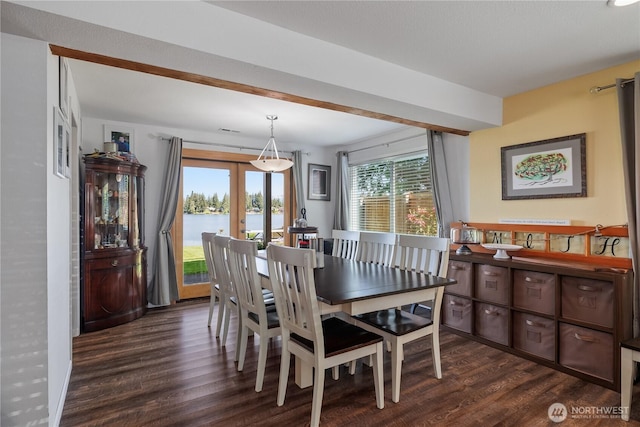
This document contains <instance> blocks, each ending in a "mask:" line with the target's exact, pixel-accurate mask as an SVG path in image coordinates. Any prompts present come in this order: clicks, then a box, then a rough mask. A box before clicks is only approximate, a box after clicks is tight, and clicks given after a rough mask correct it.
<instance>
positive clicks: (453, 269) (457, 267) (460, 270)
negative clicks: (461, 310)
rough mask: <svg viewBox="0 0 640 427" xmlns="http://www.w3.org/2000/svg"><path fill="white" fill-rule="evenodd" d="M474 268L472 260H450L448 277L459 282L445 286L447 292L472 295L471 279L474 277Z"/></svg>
mask: <svg viewBox="0 0 640 427" xmlns="http://www.w3.org/2000/svg"><path fill="white" fill-rule="evenodd" d="M472 270H473V264H471V263H470V262H462V261H449V268H448V270H447V277H448V278H449V279H454V280H456V281H457V282H458V283H456V284H455V285H451V286H447V287H445V288H444V289H445V292H447V293H452V294H458V295H464V296H468V297H470V296H471V279H472V278H473V276H472V274H471V272H472Z"/></svg>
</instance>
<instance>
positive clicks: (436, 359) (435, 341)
mask: <svg viewBox="0 0 640 427" xmlns="http://www.w3.org/2000/svg"><path fill="white" fill-rule="evenodd" d="M431 347H432V349H431V357H432V358H433V370H434V372H435V374H436V378H437V379H441V378H442V367H441V366H440V334H439V333H438V331H433V333H432V334H431Z"/></svg>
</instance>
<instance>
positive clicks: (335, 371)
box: [331, 365, 340, 380]
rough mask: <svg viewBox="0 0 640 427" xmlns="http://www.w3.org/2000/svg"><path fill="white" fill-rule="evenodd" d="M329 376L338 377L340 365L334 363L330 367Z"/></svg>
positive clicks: (335, 378)
mask: <svg viewBox="0 0 640 427" xmlns="http://www.w3.org/2000/svg"><path fill="white" fill-rule="evenodd" d="M331 376H332V378H333V379H334V380H339V379H340V366H338V365H336V366H334V367H333V368H331Z"/></svg>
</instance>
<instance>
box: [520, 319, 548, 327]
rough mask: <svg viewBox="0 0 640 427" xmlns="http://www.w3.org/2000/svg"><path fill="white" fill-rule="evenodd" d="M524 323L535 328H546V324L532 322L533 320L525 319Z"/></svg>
mask: <svg viewBox="0 0 640 427" xmlns="http://www.w3.org/2000/svg"><path fill="white" fill-rule="evenodd" d="M525 323H526V324H527V325H528V326H533V327H535V328H546V326H545V325H544V324H542V323H540V322H534V321H533V320H525Z"/></svg>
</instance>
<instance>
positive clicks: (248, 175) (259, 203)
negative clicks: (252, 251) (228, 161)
mask: <svg viewBox="0 0 640 427" xmlns="http://www.w3.org/2000/svg"><path fill="white" fill-rule="evenodd" d="M264 178H265V174H264V172H254V171H246V172H245V212H246V228H245V229H246V236H245V238H246V239H247V240H255V241H257V242H258V248H259V249H262V248H263V247H264V242H265V238H264V209H265V200H264Z"/></svg>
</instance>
